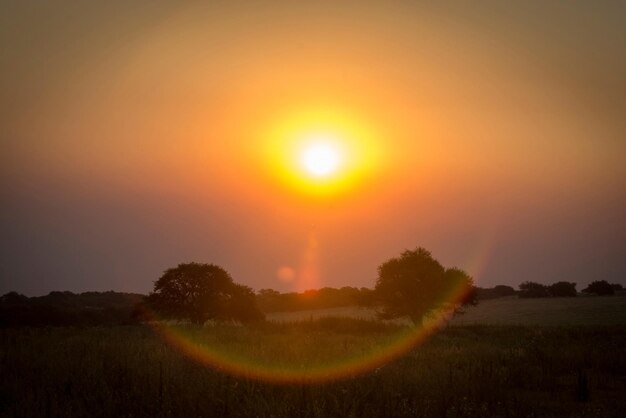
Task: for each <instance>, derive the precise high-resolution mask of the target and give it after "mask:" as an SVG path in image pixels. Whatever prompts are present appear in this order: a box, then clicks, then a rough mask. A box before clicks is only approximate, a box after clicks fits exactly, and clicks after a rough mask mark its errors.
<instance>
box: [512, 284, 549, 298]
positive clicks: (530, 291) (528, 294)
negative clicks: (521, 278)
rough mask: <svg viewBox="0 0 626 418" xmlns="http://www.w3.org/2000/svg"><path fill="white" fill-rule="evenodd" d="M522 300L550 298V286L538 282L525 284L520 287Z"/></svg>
mask: <svg viewBox="0 0 626 418" xmlns="http://www.w3.org/2000/svg"><path fill="white" fill-rule="evenodd" d="M518 295H519V297H520V298H547V297H549V296H550V292H549V290H548V286H546V285H543V284H541V283H536V282H524V283H522V284H520V285H519V293H518Z"/></svg>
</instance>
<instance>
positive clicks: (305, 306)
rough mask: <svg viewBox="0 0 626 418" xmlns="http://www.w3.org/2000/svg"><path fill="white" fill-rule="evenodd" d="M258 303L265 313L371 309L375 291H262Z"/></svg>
mask: <svg viewBox="0 0 626 418" xmlns="http://www.w3.org/2000/svg"><path fill="white" fill-rule="evenodd" d="M257 303H258V304H259V308H261V310H262V311H263V312H265V313H272V312H293V311H304V310H311V309H329V308H340V307H344V306H355V305H357V306H361V307H371V306H372V305H373V304H374V291H373V290H372V289H368V288H365V287H361V288H356V287H349V286H346V287H342V288H340V289H335V288H332V287H323V288H321V289H311V290H306V291H304V292H301V293H296V292H289V293H280V292H278V291H276V290H273V289H261V290H259V292H258V293H257Z"/></svg>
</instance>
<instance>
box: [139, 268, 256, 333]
mask: <svg viewBox="0 0 626 418" xmlns="http://www.w3.org/2000/svg"><path fill="white" fill-rule="evenodd" d="M147 304H148V306H149V307H150V308H151V309H153V310H154V311H156V312H157V313H158V314H159V315H161V316H163V317H165V318H170V319H179V320H189V321H191V322H193V323H197V324H201V323H204V322H206V321H208V320H210V319H214V320H236V321H240V322H252V321H256V320H260V319H263V314H262V313H261V311H260V310H259V308H258V307H257V304H256V299H255V295H254V292H253V291H252V289H250V288H249V287H247V286H243V285H240V284H237V283H235V282H234V281H233V279H232V278H231V276H230V274H228V272H227V271H226V270H224V269H223V268H222V267H219V266H216V265H214V264H200V263H186V264H179V265H178V267H176V268H171V269H168V270H166V271H165V272H164V273H163V275H162V276H161V277H160V278H159V279H158V280H157V281H156V282H155V283H154V291H153V292H152V293H150V294H149V295H148V297H147Z"/></svg>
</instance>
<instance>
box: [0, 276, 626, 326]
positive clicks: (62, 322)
mask: <svg viewBox="0 0 626 418" xmlns="http://www.w3.org/2000/svg"><path fill="white" fill-rule="evenodd" d="M519 288H520V290H515V289H514V288H513V287H511V286H507V285H497V286H494V287H491V288H483V287H475V294H476V299H478V300H488V299H496V298H503V297H520V298H549V297H567V296H569V297H572V296H576V295H577V294H578V293H577V291H576V283H570V282H556V283H553V284H551V285H544V284H541V283H535V282H524V283H522V284H520V286H519ZM623 292H624V288H623V286H622V285H620V284H618V283H613V284H611V283H608V282H607V281H605V280H601V281H595V282H593V283H591V284H590V285H589V286H587V287H586V288H585V289H583V290H582V293H584V294H595V295H600V296H604V295H613V294H615V293H623ZM145 298H146V296H145V295H142V294H137V293H120V292H114V291H108V292H85V293H72V292H69V291H64V292H60V291H53V292H50V293H49V294H48V295H45V296H37V297H27V296H24V295H22V294H19V293H17V292H9V293H7V294H5V295H3V296H0V328H2V327H4V328H6V327H22V326H31V327H41V326H93V325H130V324H138V323H140V322H141V321H142V320H143V319H144V318H143V317H142V315H140V312H141V311H140V309H139V307H140V306H141V304H142V303H144V301H145ZM256 302H257V305H258V307H259V308H260V310H261V311H262V312H263V313H272V312H295V311H303V310H315V309H330V308H340V307H347V306H360V307H363V308H372V307H374V306H375V305H376V299H375V294H374V290H373V289H369V288H366V287H361V288H356V287H349V286H346V287H341V288H338V289H337V288H332V287H323V288H321V289H311V290H306V291H304V292H300V293H297V292H287V293H281V292H279V291H277V290H273V289H261V290H259V291H258V292H257V293H256Z"/></svg>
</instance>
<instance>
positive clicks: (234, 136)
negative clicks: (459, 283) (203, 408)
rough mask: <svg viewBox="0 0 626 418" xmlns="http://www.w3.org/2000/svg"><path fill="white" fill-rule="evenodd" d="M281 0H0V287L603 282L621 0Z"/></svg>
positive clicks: (611, 254) (622, 46) (616, 160)
mask: <svg viewBox="0 0 626 418" xmlns="http://www.w3.org/2000/svg"><path fill="white" fill-rule="evenodd" d="M296 3H299V2H262V1H259V2H256V1H255V2H237V1H216V2H200V1H197V2H191V1H190V2H185V1H180V2H168V1H135V2H126V1H111V2H78V1H76V2H72V1H5V2H2V3H1V4H0V155H1V158H2V161H1V164H0V199H1V202H2V205H1V206H0V231H1V234H0V294H3V293H6V292H8V291H10V290H15V291H18V292H21V293H24V294H27V295H41V294H45V293H48V292H49V291H51V290H71V291H74V292H82V291H87V290H109V289H113V290H117V291H127V292H141V293H147V292H148V291H150V290H151V289H152V285H153V281H154V280H156V279H157V278H158V277H159V276H160V275H161V273H162V272H163V271H164V270H165V269H167V268H170V267H174V266H176V265H177V264H179V263H182V262H189V261H197V262H206V263H215V264H218V265H220V266H222V267H224V268H225V269H226V270H227V271H229V272H230V273H231V275H232V276H233V278H234V280H235V281H236V282H239V283H242V284H246V285H248V286H251V287H252V288H254V289H256V290H258V289H261V288H273V289H277V290H280V291H292V290H294V291H300V290H304V289H308V288H319V287H323V286H332V287H342V286H357V287H361V286H365V287H373V285H374V281H375V278H376V274H377V272H376V268H377V266H378V265H380V264H381V263H382V262H384V261H385V260H387V259H388V258H390V257H392V256H396V255H398V254H399V253H400V252H401V251H403V250H404V249H407V248H415V247H417V246H423V247H425V248H427V249H429V250H430V251H432V253H433V255H434V256H435V258H437V259H438V260H439V261H440V262H441V263H442V264H443V265H445V266H448V267H452V266H458V267H460V268H463V269H465V270H467V271H468V272H469V273H470V274H471V275H473V277H474V279H475V282H476V284H477V285H479V286H483V287H489V286H493V285H496V284H507V285H511V286H514V287H517V285H518V284H519V283H521V282H522V281H525V280H532V281H538V282H544V283H552V282H555V281H559V280H566V281H574V282H577V283H578V289H579V290H581V289H582V288H583V287H584V286H585V285H586V284H587V283H589V282H590V281H592V280H608V281H610V282H618V283H622V284H625V285H626V76H625V75H626V52H625V51H626V29H624V22H625V21H626V3H625V2H619V1H614V2H613V1H597V2H587V1H549V2H545V1H528V2H526V1H524V2H515V3H513V2H511V3H510V4H509V3H506V2H502V1H493V2H492V1H478V2H463V1H459V2H437V4H431V3H426V2H410V1H406V2H391V1H381V2H364V1H354V2H335V1H328V2H326V1H316V2H302V4H296ZM320 144H323V145H320ZM311 147H313V151H311ZM315 147H317V148H315ZM320 147H321V148H320ZM320 149H321V151H320ZM307 150H308V151H307ZM307 152H308V153H309V154H307ZM320 155H321V157H319V156H320ZM320 158H321V160H322V161H321V162H313V163H311V162H310V160H311V159H313V160H315V161H317V160H316V159H320ZM307 159H308V160H307ZM316 164H318V165H317V166H316ZM319 164H321V166H320V165H319ZM315 167H317V168H315ZM316 170H318V171H316Z"/></svg>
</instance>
